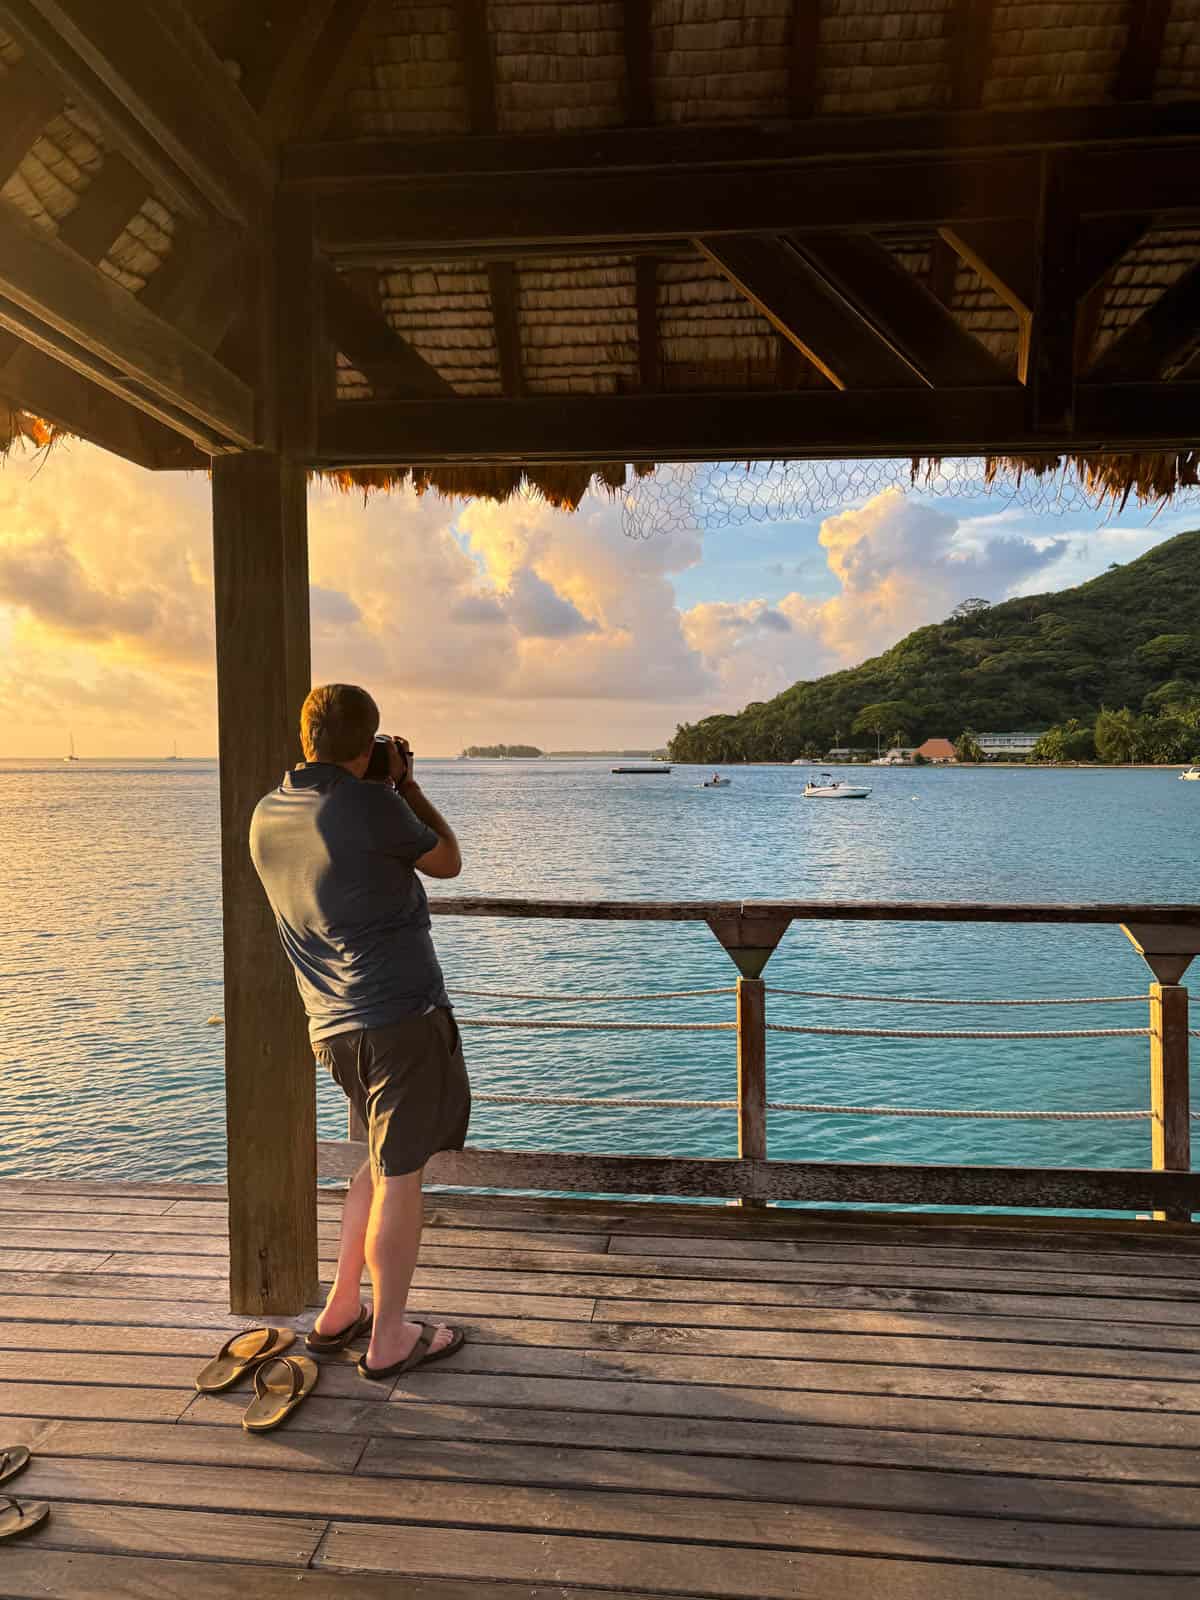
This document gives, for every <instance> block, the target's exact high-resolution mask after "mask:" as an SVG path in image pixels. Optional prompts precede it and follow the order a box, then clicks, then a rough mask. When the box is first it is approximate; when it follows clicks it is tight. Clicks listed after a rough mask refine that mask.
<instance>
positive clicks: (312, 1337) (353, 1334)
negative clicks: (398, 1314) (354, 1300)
mask: <svg viewBox="0 0 1200 1600" xmlns="http://www.w3.org/2000/svg"><path fill="white" fill-rule="evenodd" d="M370 1331H371V1313H370V1311H369V1310H368V1309H367V1307H366V1306H359V1308H358V1316H357V1317H355V1319H354V1321H353V1322H351V1323H348V1324H347V1326H346V1327H344V1328H343V1329H342V1331H341V1332H340V1333H318V1332H317V1330H316V1329H315V1328H314V1329H313V1331H312V1332H311V1333H310V1334H308V1335H307V1337H306V1338H305V1340H304V1343H305V1344H306V1345H307V1346H308V1348H309V1349H310V1350H313V1351H315V1352H316V1353H317V1355H322V1356H323V1355H330V1354H332V1353H333V1351H335V1350H344V1349H345V1348H346V1346H347V1345H348V1344H352V1343H353V1342H354V1340H355V1339H360V1338H361V1337H362V1335H363V1334H364V1333H370Z"/></svg>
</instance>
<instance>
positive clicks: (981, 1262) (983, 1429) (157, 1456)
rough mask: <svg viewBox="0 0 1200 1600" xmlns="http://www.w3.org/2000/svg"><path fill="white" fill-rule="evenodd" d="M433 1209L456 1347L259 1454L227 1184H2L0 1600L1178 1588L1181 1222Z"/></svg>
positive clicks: (1184, 1367)
mask: <svg viewBox="0 0 1200 1600" xmlns="http://www.w3.org/2000/svg"><path fill="white" fill-rule="evenodd" d="M431 1210H432V1226H431V1227H430V1229H429V1231H428V1234H427V1236H426V1245H425V1250H424V1253H423V1257H422V1265H421V1267H420V1269H419V1272H418V1278H417V1288H416V1292H415V1305H416V1308H417V1309H418V1310H420V1311H421V1312H427V1313H435V1314H437V1315H438V1316H442V1317H447V1318H452V1319H453V1320H455V1321H456V1322H458V1323H460V1324H463V1325H464V1326H466V1327H467V1329H468V1330H469V1337H470V1343H469V1344H468V1346H467V1347H466V1349H465V1350H464V1351H463V1353H462V1355H461V1357H459V1358H456V1360H455V1361H454V1362H453V1363H452V1364H451V1365H447V1366H444V1367H439V1368H435V1369H433V1370H431V1371H429V1372H427V1373H419V1374H416V1375H414V1376H413V1377H412V1378H410V1379H408V1380H406V1381H401V1382H400V1383H399V1384H398V1385H397V1386H396V1387H395V1388H394V1389H391V1391H390V1392H389V1391H388V1389H387V1387H386V1386H376V1385H372V1384H368V1383H366V1382H364V1381H362V1380H361V1379H359V1377H358V1376H357V1374H356V1373H355V1371H354V1368H353V1364H352V1362H353V1357H347V1358H336V1359H331V1360H327V1361H326V1362H324V1364H323V1367H322V1373H321V1382H320V1387H319V1389H318V1391H317V1393H316V1395H315V1396H314V1397H312V1398H311V1399H310V1400H308V1401H307V1402H306V1403H305V1405H304V1407H303V1409H302V1410H301V1411H300V1412H299V1413H298V1414H297V1415H296V1417H295V1418H294V1419H293V1422H292V1423H291V1424H290V1425H289V1426H287V1427H286V1428H285V1429H283V1430H281V1431H280V1432H278V1433H276V1434H273V1435H270V1436H267V1437H262V1438H254V1437H251V1436H248V1435H246V1434H244V1433H243V1432H242V1430H241V1428H240V1427H239V1425H238V1424H239V1416H240V1412H241V1409H242V1407H243V1405H244V1404H245V1400H244V1396H243V1395H241V1394H240V1393H234V1394H232V1395H230V1396H228V1397H212V1398H209V1397H202V1396H198V1395H197V1394H196V1393H195V1392H194V1389H193V1387H192V1377H193V1374H194V1373H195V1371H196V1370H197V1369H198V1367H199V1366H200V1365H201V1363H202V1360H203V1358H204V1357H205V1356H206V1355H207V1354H208V1353H210V1352H211V1351H213V1350H215V1349H216V1347H217V1346H218V1345H219V1344H220V1343H221V1342H222V1340H223V1339H224V1338H225V1337H226V1336H227V1334H228V1331H229V1330H230V1329H231V1328H233V1327H235V1326H237V1325H238V1323H237V1322H236V1321H235V1319H232V1318H230V1317H229V1316H228V1314H227V1312H226V1310H225V1305H226V1301H225V1281H224V1275H225V1270H226V1241H225V1237H224V1225H225V1206H224V1202H223V1200H222V1198H221V1191H219V1190H215V1189H202V1188H199V1187H196V1186H192V1187H189V1186H186V1185H153V1184H151V1185H119V1184H103V1183H93V1184H70V1183H50V1182H45V1183H28V1184H26V1183H21V1182H15V1181H14V1182H8V1183H4V1184H0V1222H2V1225H3V1243H2V1245H0V1250H2V1260H0V1294H2V1300H0V1414H2V1415H0V1445H3V1444H5V1443H11V1442H24V1443H27V1444H29V1445H30V1446H31V1447H32V1448H33V1450H34V1451H35V1452H36V1459H35V1461H34V1464H33V1466H32V1467H31V1468H30V1470H29V1471H28V1472H27V1473H26V1474H25V1475H23V1476H22V1477H21V1478H20V1479H18V1480H17V1481H16V1482H15V1483H14V1484H13V1485H12V1486H11V1487H12V1491H13V1492H15V1493H16V1494H17V1495H18V1496H21V1497H25V1498H30V1499H45V1500H49V1501H50V1502H52V1512H51V1519H50V1521H49V1523H48V1524H47V1525H46V1526H45V1527H44V1528H43V1529H42V1530H40V1531H39V1532H38V1533H37V1534H35V1535H34V1536H32V1537H31V1538H30V1539H27V1540H25V1541H23V1542H21V1543H18V1544H13V1545H9V1546H3V1547H0V1595H3V1596H6V1597H16V1596H21V1597H33V1596H37V1597H38V1600H48V1597H55V1596H62V1597H64V1600H66V1597H69V1600H101V1597H103V1600H113V1597H117V1596H131V1597H137V1600H166V1597H168V1596H169V1597H171V1600H178V1597H181V1596H187V1597H191V1596H195V1597H199V1600H234V1597H236V1600H260V1597H262V1600H276V1597H280V1596H284V1595H287V1596H293V1595H295V1596H299V1600H325V1597H327V1596H339V1597H340V1596H347V1597H350V1596H353V1597H354V1600H383V1597H385V1596H386V1597H388V1600H396V1597H399V1596H403V1597H404V1600H514V1597H517V1596H525V1597H530V1600H534V1597H536V1600H602V1597H607V1596H614V1597H615V1596H616V1595H618V1594H620V1595H623V1596H625V1597H626V1600H628V1597H629V1596H631V1595H633V1596H643V1597H646V1596H659V1595H664V1596H665V1595H670V1596H676V1597H679V1596H691V1597H696V1596H704V1597H709V1600H711V1597H754V1600H760V1597H772V1600H775V1597H778V1600H795V1597H801V1596H812V1597H819V1600H861V1597H863V1596H867V1595H870V1594H871V1593H873V1592H876V1591H878V1592H879V1593H880V1594H881V1595H886V1596H887V1597H888V1600H980V1597H987V1600H997V1597H1002V1600H1080V1597H1083V1596H1088V1597H1097V1600H1129V1597H1131V1596H1135V1595H1136V1596H1137V1597H1138V1600H1184V1597H1185V1596H1186V1597H1187V1600H1195V1596H1196V1594H1197V1592H1198V1590H1197V1583H1198V1576H1197V1575H1200V1450H1198V1449H1197V1446H1198V1445H1200V1315H1198V1312H1200V1230H1192V1231H1191V1232H1190V1233H1189V1231H1188V1230H1186V1229H1184V1228H1174V1227H1171V1226H1167V1227H1163V1228H1155V1229H1154V1231H1153V1236H1152V1237H1147V1234H1148V1233H1149V1231H1150V1230H1149V1227H1148V1226H1144V1227H1143V1228H1142V1229H1141V1230H1140V1232H1138V1233H1133V1232H1132V1231H1131V1229H1130V1228H1129V1227H1118V1226H1112V1225H1105V1224H1103V1223H1094V1222H1093V1223H1064V1224H1063V1225H1062V1226H1061V1227H1058V1226H1055V1227H1054V1228H1053V1230H1052V1231H1048V1230H1046V1229H1044V1228H1039V1229H1034V1228H1031V1227H1024V1228H1023V1227H1021V1226H1020V1225H1013V1224H1010V1223H1005V1224H1003V1225H999V1224H996V1223H995V1222H993V1221H990V1220H987V1219H981V1220H980V1221H979V1222H978V1223H976V1224H973V1225H971V1226H966V1225H964V1224H962V1223H961V1221H960V1222H957V1223H953V1222H949V1221H946V1220H945V1219H924V1220H922V1219H910V1218H907V1217H906V1218H904V1219H892V1220H890V1221H880V1222H874V1221H869V1220H857V1219H856V1220H851V1219H849V1218H848V1217H847V1216H846V1215H845V1214H843V1215H842V1216H841V1217H840V1218H838V1219H836V1220H831V1219H822V1218H818V1217H814V1216H813V1215H812V1214H807V1215H804V1214H799V1213H796V1212H790V1213H783V1212H778V1211H768V1212H750V1211H733V1210H729V1209H724V1208H717V1207H683V1206H674V1207H655V1206H650V1205H642V1206H637V1205H612V1204H607V1203H601V1202H594V1203H592V1202H582V1201H577V1202H562V1201H529V1200H525V1201H522V1200H500V1199H496V1198H487V1199H482V1198H456V1199H453V1200H445V1199H442V1198H441V1197H437V1198H436V1199H434V1200H433V1201H432V1204H431ZM321 1219H322V1220H321V1224H320V1233H321V1256H322V1262H323V1269H324V1270H327V1269H328V1266H329V1264H330V1263H331V1259H332V1256H333V1252H334V1241H335V1236H336V1227H337V1220H336V1219H337V1206H336V1203H335V1200H334V1199H333V1198H332V1197H330V1198H327V1199H326V1200H324V1201H323V1203H322V1205H321ZM281 1320H282V1319H281ZM303 1320H304V1319H300V1321H301V1325H303ZM1130 1574H1136V1575H1137V1576H1136V1578H1132V1579H1131V1577H1130Z"/></svg>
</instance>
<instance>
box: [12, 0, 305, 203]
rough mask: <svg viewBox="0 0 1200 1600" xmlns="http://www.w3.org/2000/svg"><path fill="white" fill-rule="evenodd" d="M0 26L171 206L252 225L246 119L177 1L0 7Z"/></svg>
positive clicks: (24, 0) (255, 181)
mask: <svg viewBox="0 0 1200 1600" xmlns="http://www.w3.org/2000/svg"><path fill="white" fill-rule="evenodd" d="M0 23H2V24H3V26H4V27H5V28H6V29H7V31H8V32H10V33H11V34H12V35H13V37H14V38H16V39H17V41H18V42H19V43H20V44H21V46H22V48H23V49H24V50H25V52H26V54H27V55H28V56H29V57H30V58H31V60H32V61H33V62H34V63H35V65H36V66H37V68H38V69H39V70H40V71H41V72H43V73H45V74H46V75H47V76H48V77H51V78H53V79H54V81H55V82H56V83H57V84H58V85H59V86H60V88H61V89H62V90H63V91H64V93H65V95H66V96H68V97H69V98H71V99H72V100H74V101H76V102H77V103H79V104H81V105H83V106H85V107H86V108H87V109H88V110H89V111H90V112H91V114H92V115H93V116H95V117H96V118H97V120H98V121H99V122H100V123H101V125H102V126H103V127H104V129H105V131H106V134H107V136H108V138H109V139H110V141H111V142H112V143H113V144H115V145H116V146H117V148H119V149H120V150H121V151H122V153H123V154H124V155H125V156H127V157H128V159H129V160H130V161H131V162H132V163H133V165H134V166H135V167H137V168H138V169H139V171H141V172H142V173H143V174H144V175H145V176H146V178H147V179H148V180H149V182H150V184H151V186H152V187H153V188H154V189H156V190H157V191H158V192H159V193H160V194H162V196H163V198H164V199H166V200H167V201H168V202H169V203H171V204H172V205H173V206H174V207H176V208H177V209H179V210H181V211H184V212H186V213H187V214H189V215H191V216H193V217H195V218H196V219H198V220H203V219H205V218H206V217H208V216H209V215H211V214H213V213H214V212H215V213H217V214H220V215H224V216H226V217H228V218H230V219H231V220H233V221H236V222H238V223H241V224H243V225H245V224H249V223H250V222H252V221H253V220H254V219H255V217H256V215H257V212H258V208H259V204H260V202H261V199H262V196H263V195H264V193H265V192H266V190H267V188H268V187H269V185H270V184H271V182H272V181H273V172H272V167H271V163H270V161H269V158H268V156H267V153H266V150H265V149H264V147H263V145H262V143H261V142H260V140H259V138H258V135H257V129H256V119H255V118H254V114H253V112H252V111H251V109H250V107H249V106H248V105H247V104H246V102H245V101H244V100H243V99H242V97H241V96H240V95H239V94H238V91H237V89H236V88H235V87H234V85H233V83H232V81H231V80H230V78H229V75H228V73H227V72H226V71H225V69H224V68H223V67H222V65H221V63H220V62H219V61H218V60H217V58H216V57H215V56H214V55H213V53H212V51H211V50H210V49H209V48H208V45H207V43H206V42H205V41H204V39H203V36H202V35H201V34H200V32H199V30H198V29H197V28H196V26H195V24H194V23H193V22H192V20H191V17H190V15H189V14H188V13H187V12H186V10H185V9H184V8H183V6H182V5H181V4H180V3H179V0H121V3H120V5H114V4H111V3H109V0H0Z"/></svg>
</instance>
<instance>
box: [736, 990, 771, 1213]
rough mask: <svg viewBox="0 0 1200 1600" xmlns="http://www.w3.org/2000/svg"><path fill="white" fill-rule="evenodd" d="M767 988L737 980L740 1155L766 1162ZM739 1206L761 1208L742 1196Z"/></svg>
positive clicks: (758, 1202)
mask: <svg viewBox="0 0 1200 1600" xmlns="http://www.w3.org/2000/svg"><path fill="white" fill-rule="evenodd" d="M766 1008H767V997H766V985H765V984H764V983H763V980H762V979H761V978H741V977H739V978H738V984H737V1030H738V1031H737V1041H738V1155H739V1157H745V1158H747V1159H748V1160H752V1161H765V1160H766V1159H767V1030H766ZM738 1204H739V1205H743V1206H757V1205H762V1204H763V1202H762V1201H761V1200H749V1199H747V1198H746V1197H745V1196H743V1197H742V1198H741V1199H740V1200H739V1201H738Z"/></svg>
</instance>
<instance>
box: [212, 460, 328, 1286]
mask: <svg viewBox="0 0 1200 1600" xmlns="http://www.w3.org/2000/svg"><path fill="white" fill-rule="evenodd" d="M213 557H214V586H215V591H216V632H217V707H218V718H219V736H218V742H219V753H220V772H221V887H222V899H223V904H224V924H223V926H224V946H225V1096H226V1115H227V1123H228V1152H229V1153H228V1170H229V1247H230V1269H229V1297H230V1308H231V1310H233V1311H234V1312H235V1313H237V1314H239V1315H249V1316H263V1315H265V1314H271V1313H274V1314H276V1315H293V1314H295V1313H297V1312H299V1311H302V1310H303V1309H304V1306H305V1305H306V1304H307V1303H308V1302H309V1300H310V1299H311V1298H312V1295H313V1293H314V1291H315V1289H316V1285H317V1227H316V1087H315V1074H314V1071H313V1062H312V1051H311V1049H310V1047H309V1043H308V1038H307V1031H306V1027H305V1021H304V1013H303V1010H302V1008H301V1006H300V1002H299V998H298V996H297V994H296V985H295V981H294V979H293V976H292V972H291V969H290V967H289V966H288V963H287V961H286V959H285V957H284V954H283V951H282V949H281V948H280V945H279V940H278V937H277V935H276V931H275V923H274V919H273V918H272V916H271V912H270V908H269V906H268V904H267V900H266V897H265V895H264V894H263V891H262V887H261V885H260V884H259V882H258V878H257V876H256V874H255V871H254V867H253V865H252V863H251V860H250V852H249V849H248V845H247V839H248V833H249V826H250V817H251V813H252V812H253V810H254V807H255V805H256V804H257V802H258V800H259V799H260V798H261V796H262V795H264V794H265V793H266V792H267V791H268V790H269V789H271V788H273V787H274V786H275V785H276V784H277V783H278V782H279V779H280V776H281V774H282V773H283V771H284V770H285V768H286V767H287V765H288V763H289V761H292V760H295V759H296V758H297V756H298V754H299V751H298V748H297V745H298V726H299V711H300V702H301V699H302V698H303V694H304V693H305V692H307V688H308V683H309V663H308V652H309V637H308V604H307V598H308V597H307V573H308V545H307V527H306V515H305V474H304V468H303V465H302V464H301V463H300V462H298V461H295V460H292V459H290V458H287V457H285V456H283V455H280V454H278V453H275V452H268V451H255V452H249V453H247V454H244V455H237V456H224V457H221V458H220V459H218V460H216V461H214V463H213Z"/></svg>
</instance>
